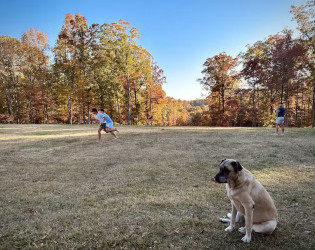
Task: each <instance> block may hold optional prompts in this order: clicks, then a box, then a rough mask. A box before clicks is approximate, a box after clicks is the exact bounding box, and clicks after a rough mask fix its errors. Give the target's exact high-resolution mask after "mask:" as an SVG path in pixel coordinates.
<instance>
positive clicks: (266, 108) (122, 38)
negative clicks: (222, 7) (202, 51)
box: [0, 0, 315, 127]
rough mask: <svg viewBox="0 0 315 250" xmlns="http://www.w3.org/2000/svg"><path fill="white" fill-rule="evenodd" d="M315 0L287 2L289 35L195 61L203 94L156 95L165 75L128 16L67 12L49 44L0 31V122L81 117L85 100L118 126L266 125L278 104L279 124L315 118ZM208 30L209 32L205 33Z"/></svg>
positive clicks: (39, 36)
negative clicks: (282, 114)
mask: <svg viewBox="0 0 315 250" xmlns="http://www.w3.org/2000/svg"><path fill="white" fill-rule="evenodd" d="M314 7H315V0H309V1H308V2H307V3H306V4H304V5H301V6H292V7H291V13H292V17H293V19H294V21H296V23H297V29H298V31H299V36H297V37H293V31H292V30H290V29H285V30H283V31H281V32H279V33H277V34H274V35H270V36H269V37H267V38H265V39H263V40H261V41H257V42H255V43H254V44H250V45H247V47H246V51H245V52H240V54H239V55H238V56H237V57H235V58H234V57H232V56H230V55H227V54H226V53H225V52H222V53H220V54H218V55H215V56H213V57H209V58H208V59H207V60H206V61H205V63H204V64H203V70H202V78H200V79H198V81H199V82H200V84H202V85H203V87H204V88H205V89H206V90H207V92H208V96H207V97H206V98H205V99H204V100H194V101H184V100H176V99H174V98H171V97H166V93H165V92H164V91H163V88H162V87H163V83H165V82H166V77H165V76H164V74H163V70H162V69H161V68H160V67H159V66H158V64H157V63H156V62H155V60H154V58H153V56H152V55H151V54H150V53H149V52H148V51H147V50H146V49H145V48H143V47H142V46H141V45H139V43H138V41H139V39H140V33H139V31H138V29H137V28H135V27H132V26H131V25H130V23H128V22H127V21H124V20H119V21H118V22H117V23H104V24H95V23H94V24H91V25H90V26H89V25H88V23H87V19H86V18H85V17H84V16H82V15H81V14H79V13H77V14H75V15H74V16H73V15H72V14H67V15H66V17H65V20H64V25H63V26H62V28H61V30H60V33H59V35H58V38H57V40H56V44H55V46H54V47H53V48H50V47H49V45H48V37H47V35H46V34H45V33H44V32H41V31H39V30H38V29H36V28H35V29H33V28H31V29H30V30H28V31H27V32H25V33H24V34H23V35H22V37H21V39H17V38H13V37H10V36H0V90H1V93H0V123H70V124H72V123H91V119H90V115H91V114H90V110H91V108H92V107H97V108H104V109H105V112H106V113H107V114H109V115H110V116H111V117H112V119H113V120H114V121H115V122H116V123H119V124H135V125H181V126H184V125H201V126H209V125H210V126H254V127H256V126H272V125H273V124H274V119H275V112H274V109H276V108H277V104H278V103H279V102H283V103H284V106H285V108H286V110H287V113H286V121H285V123H286V125H287V126H296V127H305V126H313V127H314V125H315V56H314V51H315V11H314ZM209 32H211V31H209Z"/></svg>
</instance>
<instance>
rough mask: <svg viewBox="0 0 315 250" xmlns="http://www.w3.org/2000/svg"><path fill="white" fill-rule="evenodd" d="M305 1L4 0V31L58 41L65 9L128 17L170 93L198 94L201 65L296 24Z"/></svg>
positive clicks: (0, 16) (0, 14)
mask: <svg viewBox="0 0 315 250" xmlns="http://www.w3.org/2000/svg"><path fill="white" fill-rule="evenodd" d="M305 2H306V0H239V1H233V0H221V1H219V0H208V1H207V0H181V1H178V0H169V1H165V0H163V1H149V0H148V1H142V0H135V1H126V0H120V1H113V0H112V1H108V0H103V1H102V0H99V1H81V0H77V1H60V0H56V1H45V0H43V1H26V0H25V1H20V0H1V2H0V4H1V9H0V23H1V26H0V35H10V36H13V37H18V38H20V37H21V35H22V33H23V32H25V31H27V30H28V29H29V28H30V27H37V28H39V29H40V30H41V31H43V32H45V33H46V34H48V37H49V43H50V45H51V46H53V45H54V43H55V40H56V37H57V34H58V33H59V31H60V28H61V26H62V23H63V20H64V17H65V15H66V14H67V13H73V14H75V13H77V12H80V13H81V14H82V15H83V16H85V17H86V18H87V21H88V23H89V24H91V23H94V22H96V23H100V24H102V23H105V22H116V21H118V20H119V19H121V18H122V19H124V20H126V21H129V22H130V23H131V25H132V26H135V27H137V28H138V29H139V31H140V33H141V39H140V41H139V42H140V44H141V45H142V46H143V47H144V48H146V49H147V50H148V51H149V52H150V53H151V54H152V55H153V56H154V58H155V60H156V61H157V63H158V65H159V66H160V67H161V68H162V69H164V71H165V76H166V77H167V83H166V84H165V85H164V87H163V88H164V90H165V91H166V94H167V95H168V96H172V97H174V98H178V99H179V98H180V99H187V100H188V99H195V98H198V97H200V96H201V92H202V88H201V86H200V84H199V83H197V82H196V79H197V78H199V77H201V73H200V72H201V70H202V64H203V62H204V61H205V60H206V58H208V57H212V56H214V55H216V54H219V53H220V52H223V51H225V52H226V53H227V54H230V55H232V56H236V55H237V54H238V53H239V52H240V51H242V50H244V49H245V46H246V44H251V43H254V42H255V41H257V40H262V39H264V38H266V37H267V36H268V35H271V34H275V33H277V32H279V31H281V30H283V29H284V28H288V27H289V28H294V27H295V23H294V22H293V21H291V18H292V16H291V15H290V13H289V11H290V6H291V4H294V5H300V4H303V3H305Z"/></svg>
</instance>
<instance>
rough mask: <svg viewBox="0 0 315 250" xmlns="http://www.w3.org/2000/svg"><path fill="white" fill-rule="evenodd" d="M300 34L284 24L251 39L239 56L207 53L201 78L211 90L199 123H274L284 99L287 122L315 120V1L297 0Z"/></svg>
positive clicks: (310, 123) (294, 11)
mask: <svg viewBox="0 0 315 250" xmlns="http://www.w3.org/2000/svg"><path fill="white" fill-rule="evenodd" d="M291 13H292V14H293V19H294V20H295V21H296V22H297V29H298V31H299V32H300V36H299V37H297V38H293V36H292V33H293V31H292V30H290V29H285V30H283V31H281V32H279V33H278V34H275V35H270V36H269V37H268V38H266V39H264V40H261V41H257V42H255V43H254V44H251V45H247V48H246V51H245V52H241V53H240V54H239V55H238V56H237V57H236V58H233V57H232V56H230V55H227V54H226V53H225V52H222V53H220V54H219V55H215V56H213V57H210V58H208V59H207V60H206V61H205V63H204V64H203V70H202V74H203V76H202V78H200V79H199V82H200V83H201V84H202V85H203V87H204V88H205V89H206V90H207V91H209V95H208V97H207V98H206V100H207V102H208V103H209V110H207V111H205V112H202V113H201V114H199V124H200V125H212V126H216V125H219V126H254V127H256V126H270V125H272V124H273V123H274V118H275V112H274V110H275V109H276V108H277V104H278V103H279V102H282V103H284V106H285V108H286V119H285V124H286V125H287V126H298V127H302V126H313V127H314V126H315V1H314V0H310V1H308V2H307V3H306V4H304V5H301V6H292V7H291Z"/></svg>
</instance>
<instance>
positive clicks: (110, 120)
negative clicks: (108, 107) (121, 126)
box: [104, 113, 113, 123]
mask: <svg viewBox="0 0 315 250" xmlns="http://www.w3.org/2000/svg"><path fill="white" fill-rule="evenodd" d="M104 116H105V119H106V123H113V120H112V119H110V117H109V116H108V114H105V113H104Z"/></svg>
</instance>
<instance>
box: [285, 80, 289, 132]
mask: <svg viewBox="0 0 315 250" xmlns="http://www.w3.org/2000/svg"><path fill="white" fill-rule="evenodd" d="M285 108H286V113H287V115H286V116H285V117H284V119H285V126H286V127H288V120H289V119H288V118H289V116H288V114H289V81H287V89H286V91H285Z"/></svg>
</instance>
